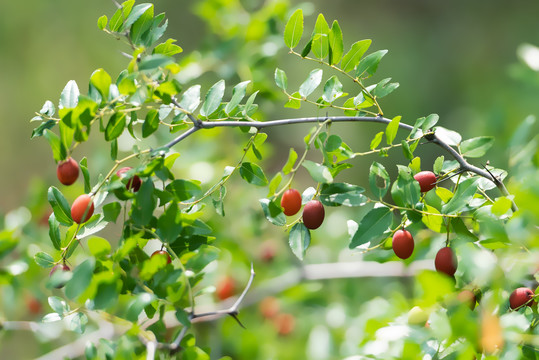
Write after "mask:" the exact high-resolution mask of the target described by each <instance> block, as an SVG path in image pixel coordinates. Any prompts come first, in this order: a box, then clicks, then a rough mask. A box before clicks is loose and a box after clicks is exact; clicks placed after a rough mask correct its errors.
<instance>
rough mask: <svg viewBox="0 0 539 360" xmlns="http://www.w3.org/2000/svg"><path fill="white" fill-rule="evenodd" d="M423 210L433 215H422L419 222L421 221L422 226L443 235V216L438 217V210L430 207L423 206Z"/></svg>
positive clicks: (444, 228) (444, 230) (444, 229)
mask: <svg viewBox="0 0 539 360" xmlns="http://www.w3.org/2000/svg"><path fill="white" fill-rule="evenodd" d="M423 210H424V211H425V212H427V213H429V214H434V215H429V214H423V217H422V218H421V221H423V224H425V226H426V227H428V228H429V229H431V230H432V231H435V232H437V233H445V232H446V231H447V229H446V227H445V224H444V218H443V216H440V212H439V211H438V209H436V208H434V207H432V206H430V205H425V208H424V209H423Z"/></svg>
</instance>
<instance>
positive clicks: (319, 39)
mask: <svg viewBox="0 0 539 360" xmlns="http://www.w3.org/2000/svg"><path fill="white" fill-rule="evenodd" d="M312 40H313V43H312V51H313V54H314V55H315V56H316V57H317V58H318V59H324V58H325V57H326V56H328V53H329V25H328V23H327V22H326V19H325V18H324V15H322V14H318V18H317V19H316V23H315V24H314V32H313V36H312Z"/></svg>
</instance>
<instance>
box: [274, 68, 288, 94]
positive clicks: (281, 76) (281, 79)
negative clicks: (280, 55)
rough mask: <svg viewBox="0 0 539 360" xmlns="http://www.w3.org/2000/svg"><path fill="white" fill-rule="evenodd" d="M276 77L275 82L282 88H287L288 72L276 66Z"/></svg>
mask: <svg viewBox="0 0 539 360" xmlns="http://www.w3.org/2000/svg"><path fill="white" fill-rule="evenodd" d="M274 77H275V84H277V86H278V87H279V88H280V89H282V90H286V88H287V86H288V78H287V77H286V73H285V72H284V71H283V70H281V69H279V68H276V69H275V76H274Z"/></svg>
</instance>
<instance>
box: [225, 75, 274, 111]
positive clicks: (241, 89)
mask: <svg viewBox="0 0 539 360" xmlns="http://www.w3.org/2000/svg"><path fill="white" fill-rule="evenodd" d="M275 71H276V72H277V70H275ZM250 82H251V81H250V80H247V81H243V82H241V83H239V84H238V85H236V86H234V89H233V90H232V99H230V102H229V103H228V104H226V107H225V113H226V114H227V115H230V113H231V112H232V111H233V110H234V109H235V108H236V107H237V106H238V105H239V104H240V102H241V100H242V99H243V98H244V97H245V92H246V89H247V85H249V83H250Z"/></svg>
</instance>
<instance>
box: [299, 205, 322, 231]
mask: <svg viewBox="0 0 539 360" xmlns="http://www.w3.org/2000/svg"><path fill="white" fill-rule="evenodd" d="M324 215H325V212H324V205H322V203H321V202H320V201H318V200H311V201H309V202H308V203H307V204H305V207H304V208H303V223H304V224H305V226H306V227H307V228H308V229H311V230H314V229H318V228H319V227H320V225H322V223H323V222H324Z"/></svg>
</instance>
